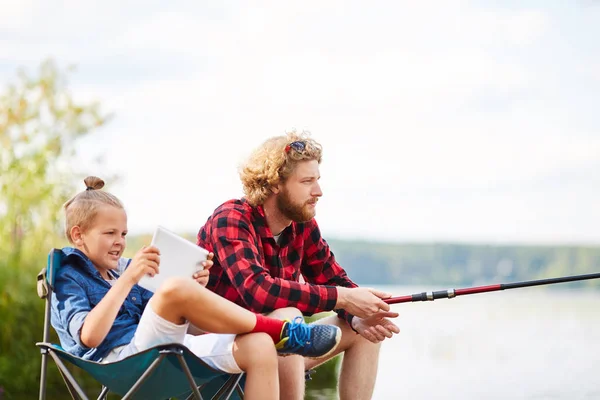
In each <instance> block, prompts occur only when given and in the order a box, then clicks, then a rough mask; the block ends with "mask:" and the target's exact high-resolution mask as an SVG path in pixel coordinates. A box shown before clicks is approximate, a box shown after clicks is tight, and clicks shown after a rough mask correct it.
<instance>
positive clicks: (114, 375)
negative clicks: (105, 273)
mask: <svg viewBox="0 0 600 400" xmlns="http://www.w3.org/2000/svg"><path fill="white" fill-rule="evenodd" d="M62 257H63V252H62V251H61V250H60V249H52V250H51V251H50V254H49V255H48V264H47V267H46V268H44V269H43V270H42V271H41V272H40V273H39V274H38V277H37V280H38V282H37V289H38V295H39V296H40V298H42V299H45V300H46V309H45V320H44V336H43V342H41V343H37V344H36V345H37V346H38V347H39V348H40V352H41V354H42V370H41V376H40V397H39V398H40V400H44V399H45V398H46V370H47V363H48V355H49V356H50V357H52V359H53V360H54V361H55V363H56V366H57V367H58V370H59V372H60V374H61V375H62V378H63V380H64V381H65V384H66V386H67V389H68V390H69V393H70V394H71V397H72V398H73V399H85V400H87V398H88V397H87V396H86V395H85V393H84V392H83V390H82V389H81V386H80V385H79V384H78V383H77V382H76V381H75V379H74V378H73V375H72V374H71V373H70V371H69V370H68V369H67V367H66V364H70V365H75V366H77V367H79V368H81V369H83V370H84V371H86V372H87V373H88V374H90V375H91V376H92V377H93V378H94V379H95V380H96V381H98V382H99V383H101V384H102V390H101V392H100V395H99V396H98V399H106V398H107V395H108V393H109V392H113V393H116V394H118V395H121V396H123V399H157V400H164V399H169V398H172V397H177V398H188V399H192V398H198V399H203V398H212V399H221V398H225V399H229V398H230V397H231V396H233V397H231V398H235V399H243V396H244V392H243V390H242V385H243V380H244V378H245V377H243V374H236V375H231V374H227V373H225V372H222V371H218V370H215V369H213V368H211V367H209V366H208V365H207V364H206V363H204V362H203V361H202V360H201V359H199V358H198V357H196V356H195V355H194V354H193V353H192V352H191V351H190V350H189V349H188V348H187V347H185V346H183V345H181V344H178V343H174V344H166V345H161V346H156V347H153V348H151V349H148V350H145V351H143V352H140V353H137V354H134V355H132V356H129V357H127V358H125V359H123V360H119V361H116V362H112V363H106V364H102V363H98V362H94V361H89V360H84V359H82V358H79V357H76V356H74V355H72V354H70V353H67V352H66V351H64V350H63V349H62V348H61V347H60V346H59V345H56V344H52V343H48V340H49V333H50V311H51V301H52V290H53V285H54V277H55V276H56V273H57V271H58V269H59V268H60V266H61V260H62ZM203 396H204V397H203Z"/></svg>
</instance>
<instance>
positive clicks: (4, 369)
mask: <svg viewBox="0 0 600 400" xmlns="http://www.w3.org/2000/svg"><path fill="white" fill-rule="evenodd" d="M69 72H70V70H65V71H63V70H61V69H60V68H59V67H57V65H56V64H55V63H54V62H52V61H50V60H48V61H45V62H43V63H42V64H41V65H40V67H39V70H38V71H37V73H36V74H34V75H33V76H30V75H29V74H28V73H27V72H26V71H19V72H18V74H17V79H16V82H15V83H13V84H9V85H8V86H7V87H6V88H5V90H3V92H1V93H0V321H2V322H1V325H0V388H2V389H3V390H4V394H5V397H6V398H9V399H11V398H15V399H16V398H19V399H20V398H34V397H36V394H37V387H38V384H37V382H38V379H39V369H40V356H39V351H38V350H37V349H36V347H35V345H34V343H35V342H36V341H40V340H41V339H42V337H41V333H42V325H43V302H42V301H41V300H40V299H39V298H38V297H37V295H36V291H35V276H36V273H37V272H38V271H39V270H40V269H41V267H42V266H43V265H44V262H45V258H46V254H47V252H48V250H49V249H50V248H51V247H53V246H58V245H60V244H61V243H62V239H61V236H62V235H61V234H60V228H59V221H60V218H59V213H60V211H61V205H62V204H63V203H64V202H65V200H66V199H67V198H68V197H69V196H71V195H72V194H73V193H74V191H75V188H74V187H73V178H72V175H73V174H72V173H71V172H70V171H69V159H70V158H71V157H73V156H75V144H76V143H77V139H78V138H80V137H83V136H85V135H86V134H88V133H89V132H90V131H92V130H93V129H94V128H97V127H99V126H101V125H103V124H104V123H105V122H106V120H107V116H106V115H103V113H102V112H101V111H100V106H99V105H98V104H97V103H90V104H82V103H80V102H78V101H76V100H75V99H74V98H73V96H72V94H71V93H70V91H69V90H68V81H67V76H68V74H69ZM50 373H51V376H50V380H51V382H55V383H56V382H57V381H58V380H59V379H60V378H59V377H58V375H57V373H56V370H54V369H51V371H50ZM57 386H58V385H53V386H51V387H50V389H51V390H52V387H57ZM57 389H58V388H57ZM58 393H60V394H58ZM49 397H50V398H61V397H64V389H63V388H62V387H61V388H60V391H58V392H56V393H55V394H54V395H52V393H50V394H49Z"/></svg>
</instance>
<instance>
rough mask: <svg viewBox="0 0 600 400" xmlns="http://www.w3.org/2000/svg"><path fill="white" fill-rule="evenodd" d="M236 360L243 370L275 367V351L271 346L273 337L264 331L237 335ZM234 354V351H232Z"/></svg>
mask: <svg viewBox="0 0 600 400" xmlns="http://www.w3.org/2000/svg"><path fill="white" fill-rule="evenodd" d="M235 346H236V347H237V352H236V353H237V354H236V356H237V357H236V361H237V362H238V365H239V366H240V368H241V369H242V370H244V371H247V370H248V369H252V368H258V367H261V368H264V367H268V368H273V369H277V358H278V357H277V352H276V351H275V347H274V346H273V339H271V337H270V336H269V335H267V334H266V333H250V334H247V335H242V336H238V337H237V338H236V342H235ZM234 354H235V353H234Z"/></svg>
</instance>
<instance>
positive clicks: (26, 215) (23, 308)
mask: <svg viewBox="0 0 600 400" xmlns="http://www.w3.org/2000/svg"><path fill="white" fill-rule="evenodd" d="M67 75H68V71H61V70H60V69H59V68H57V66H56V65H55V64H53V63H52V62H50V61H47V62H44V63H43V64H42V65H41V66H40V68H39V70H38V71H36V73H35V74H33V75H29V74H27V73H26V72H25V71H21V72H19V73H18V75H17V76H16V78H15V82H14V83H13V84H11V85H9V86H8V87H6V88H2V89H1V91H0V399H31V398H36V397H37V393H38V382H39V373H40V354H39V351H38V350H37V348H36V347H35V343H36V342H38V341H41V340H42V326H43V301H42V300H40V299H39V298H38V297H37V294H36V290H35V283H36V275H37V273H38V272H39V271H40V269H41V268H42V267H43V266H44V265H45V262H46V257H47V253H48V251H49V250H50V249H51V248H52V247H61V246H64V245H66V241H65V239H64V238H63V235H62V232H61V230H62V227H61V222H62V218H61V212H62V204H63V203H64V202H65V201H66V200H67V199H68V198H69V197H70V196H71V195H73V194H74V193H76V192H77V191H79V190H80V188H81V180H82V179H83V178H84V175H87V174H86V173H83V174H84V175H78V174H77V173H74V172H73V171H71V170H70V169H69V166H70V165H71V163H70V161H71V159H72V157H75V156H76V152H75V149H76V148H77V143H78V140H79V139H80V138H81V137H84V136H86V135H88V134H91V133H92V132H94V134H97V133H96V128H98V127H101V126H102V125H103V124H104V123H105V122H106V121H107V115H105V114H104V113H102V112H101V110H100V107H99V105H98V104H95V103H81V102H78V101H76V99H74V98H73V97H72V95H71V94H70V92H69V90H68V82H67ZM111 181H112V179H111ZM184 236H186V237H188V239H190V240H192V241H193V240H194V238H195V233H194V232H191V233H187V235H184ZM150 240H151V234H150V233H149V234H147V235H138V236H133V237H130V238H129V244H128V251H127V254H126V255H129V256H131V255H133V253H134V252H135V250H136V249H139V248H140V247H141V246H142V245H143V244H149V243H150ZM330 245H331V247H332V249H333V251H334V253H335V254H336V257H337V258H338V261H339V262H340V263H341V264H342V265H343V266H344V267H345V268H346V270H347V271H348V273H349V275H350V277H351V278H352V279H353V280H355V281H356V282H357V283H360V284H381V285H454V286H458V285H471V284H478V283H481V284H484V283H491V282H494V283H495V282H496V281H497V280H499V281H500V282H508V281H514V280H524V279H536V278H543V277H553V276H561V275H570V274H583V273H589V272H592V271H598V270H600V248H596V247H574V246H570V247H567V246H548V247H544V246H485V245H454V244H393V243H371V242H350V241H340V240H330ZM581 285H587V286H597V282H595V281H588V282H585V283H582V284H581ZM428 287H429V288H431V286H428ZM403 294H404V293H403ZM51 332H52V330H51ZM51 341H52V342H57V338H56V335H55V334H54V332H52V334H51ZM335 369H336V363H335V362H334V363H329V367H328V368H325V369H322V370H320V371H319V372H318V373H317V374H316V375H315V381H312V382H311V383H310V385H309V388H312V390H309V391H308V392H307V397H309V398H310V397H315V398H317V397H319V398H321V397H322V396H323V395H324V394H325V393H329V394H331V393H332V391H333V388H335V385H336V381H335ZM74 373H75V376H76V379H78V380H81V374H80V373H79V372H78V371H74ZM48 381H49V382H48V398H50V399H62V398H66V397H68V394H67V392H66V389H65V387H64V385H63V383H62V379H61V378H60V376H59V374H58V372H57V370H56V368H55V367H54V366H53V364H52V362H49V378H48ZM85 382H86V385H85V387H84V389H86V390H89V389H90V388H94V389H98V386H97V385H96V384H94V383H92V381H90V380H89V379H87V380H86V381H85ZM89 393H90V394H93V393H97V392H94V391H89Z"/></svg>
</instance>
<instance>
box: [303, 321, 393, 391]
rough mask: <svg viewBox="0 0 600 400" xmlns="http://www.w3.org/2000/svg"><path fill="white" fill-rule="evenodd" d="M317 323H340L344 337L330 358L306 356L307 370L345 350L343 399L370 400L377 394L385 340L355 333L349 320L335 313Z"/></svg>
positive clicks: (342, 370)
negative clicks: (366, 337)
mask: <svg viewBox="0 0 600 400" xmlns="http://www.w3.org/2000/svg"><path fill="white" fill-rule="evenodd" d="M314 324H327V325H336V326H338V327H339V328H340V329H341V330H342V340H341V341H340V344H339V345H338V347H337V348H336V349H335V351H334V352H333V353H332V354H330V355H329V356H327V357H324V358H319V359H313V360H311V359H308V358H305V359H304V363H305V368H306V369H307V370H309V369H312V368H315V367H316V366H318V365H320V364H322V363H324V362H325V361H327V360H329V359H331V358H333V357H335V356H336V355H338V354H340V353H344V359H343V361H342V368H341V371H340V378H339V390H340V400H346V399H370V398H371V397H372V396H373V389H374V388H375V380H376V378H377V365H378V362H379V349H380V348H381V343H377V344H375V343H372V342H370V341H368V340H367V339H365V338H363V337H362V336H360V335H359V334H357V333H356V332H354V331H353V330H352V329H351V328H350V327H349V326H348V324H347V323H346V321H343V320H341V319H339V318H338V317H337V315H332V316H330V317H325V318H323V319H320V320H318V321H316V322H314Z"/></svg>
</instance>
